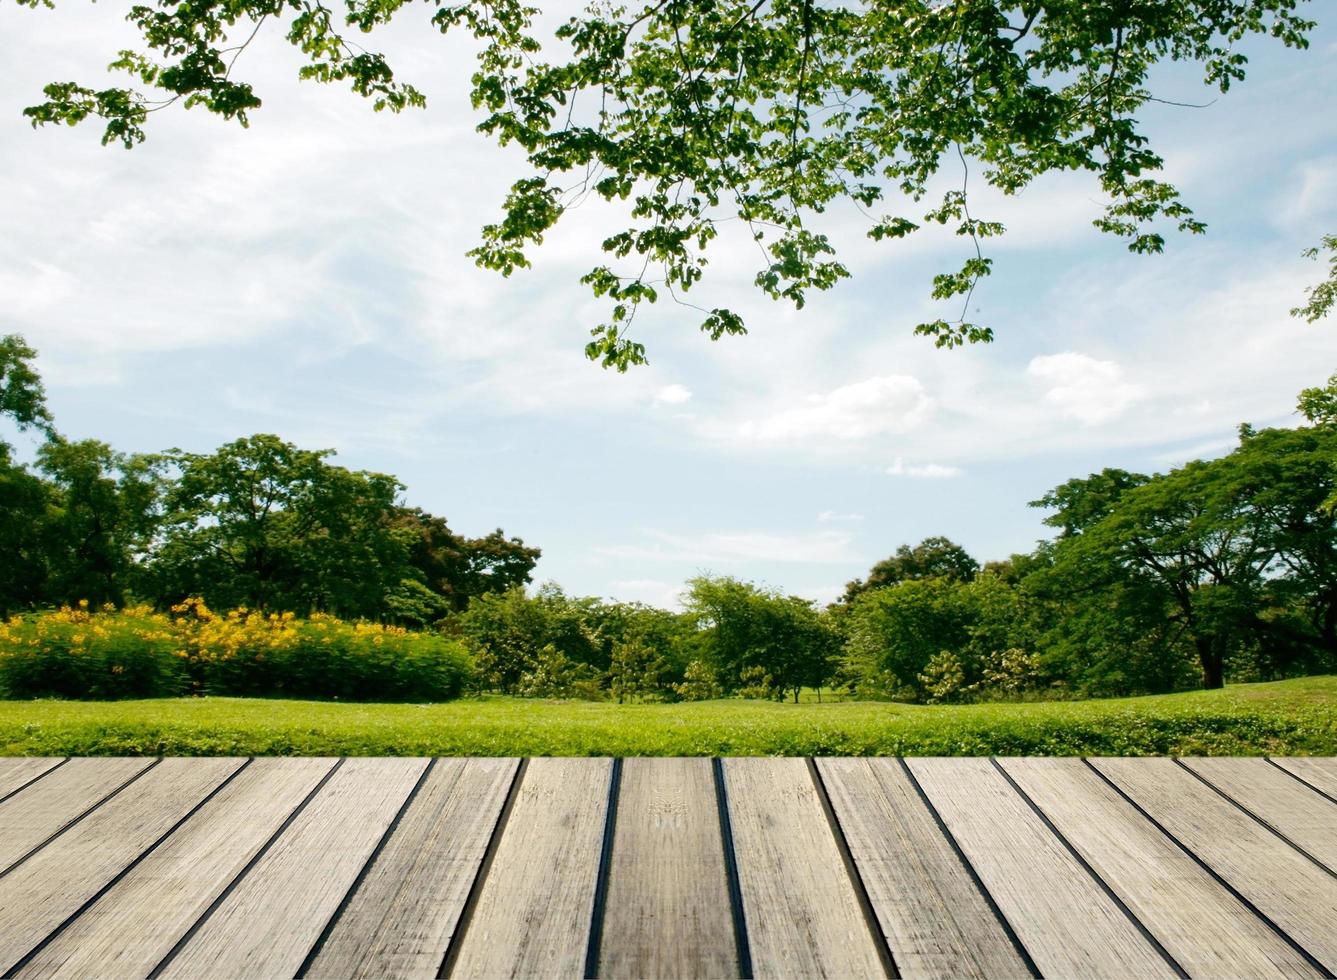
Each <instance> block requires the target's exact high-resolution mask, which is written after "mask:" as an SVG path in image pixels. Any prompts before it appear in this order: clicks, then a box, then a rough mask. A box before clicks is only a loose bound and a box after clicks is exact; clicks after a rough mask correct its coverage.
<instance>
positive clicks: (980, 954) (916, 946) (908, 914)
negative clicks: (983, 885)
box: [817, 759, 1031, 980]
mask: <svg viewBox="0 0 1337 980" xmlns="http://www.w3.org/2000/svg"><path fill="white" fill-rule="evenodd" d="M817 767H818V769H819V770H820V771H821V775H822V779H823V780H824V781H825V783H826V788H827V792H828V793H829V794H830V796H831V804H832V806H833V807H834V809H835V811H836V816H837V817H838V818H839V820H840V826H841V828H842V829H843V830H844V832H845V839H846V840H847V841H848V842H849V847H850V852H851V854H853V856H854V860H855V863H856V865H857V866H858V868H859V872H860V874H861V875H862V877H863V881H864V885H865V887H866V888H867V889H868V897H869V899H870V900H871V901H872V904H873V908H874V910H875V911H876V912H877V916H878V922H879V923H880V924H881V926H882V931H883V933H884V935H885V936H886V937H887V943H888V945H889V946H890V947H891V951H892V953H893V954H894V955H895V957H896V965H897V967H899V969H900V973H901V976H903V977H906V978H907V980H914V978H918V977H932V978H938V977H941V978H952V977H1029V976H1030V975H1031V973H1030V970H1029V969H1028V968H1027V966H1026V963H1025V961H1024V960H1023V959H1022V958H1021V955H1020V954H1019V953H1018V952H1017V950H1016V947H1014V946H1013V944H1012V941H1011V939H1009V938H1008V935H1007V933H1006V932H1005V931H1004V929H1003V927H1002V925H1001V924H1000V923H999V921H998V917H997V916H996V915H995V914H994V911H993V909H992V908H990V907H989V903H988V901H987V900H986V899H985V897H984V895H983V893H981V891H980V890H979V888H978V887H977V886H976V884H975V882H974V880H973V879H972V878H971V876H970V873H969V871H967V869H966V867H965V865H963V864H962V863H961V859H960V858H959V857H958V856H957V854H956V852H955V851H954V850H953V849H952V847H951V845H950V843H949V842H948V840H947V838H946V837H945V836H943V834H942V832H941V830H939V828H938V825H937V823H936V822H935V821H934V819H933V815H932V814H931V813H930V812H929V809H928V807H926V806H925V805H924V802H923V800H921V799H920V798H919V794H918V793H917V792H915V789H914V785H913V784H912V783H911V782H910V780H909V778H908V777H907V776H906V775H905V771H904V769H903V768H902V765H901V763H900V762H899V761H898V760H896V759H818V760H817Z"/></svg>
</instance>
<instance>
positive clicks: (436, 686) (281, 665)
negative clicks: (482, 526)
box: [0, 599, 473, 701]
mask: <svg viewBox="0 0 1337 980" xmlns="http://www.w3.org/2000/svg"><path fill="white" fill-rule="evenodd" d="M472 674H473V665H472V661H471V659H470V657H469V655H468V654H467V653H466V652H465V650H464V649H463V648H462V647H461V646H460V645H459V644H458V643H455V642H452V641H450V640H447V639H445V638H444V637H441V636H437V635H435V634H430V633H412V632H409V631H407V630H404V629H402V628H399V627H393V626H380V625H376V624H372V623H346V622H343V621H341V620H338V619H335V618H334V617H332V616H323V615H319V614H317V615H313V616H312V617H311V618H310V619H297V618H296V617H294V616H293V614H292V613H283V614H278V613H269V614H264V613H259V612H254V611H251V610H247V609H237V610H233V611H232V612H229V613H226V614H224V615H216V614H215V613H214V612H212V611H211V610H210V609H209V608H208V607H207V606H206V605H205V604H204V602H203V601H201V600H199V599H190V600H187V601H186V602H183V603H181V604H180V605H176V606H173V607H172V610H171V616H170V617H169V616H164V615H159V614H153V613H150V612H149V611H148V610H146V609H129V610H125V611H123V612H119V613H118V612H116V611H114V610H111V609H110V608H108V609H104V610H103V611H102V612H99V613H91V614H90V613H89V612H88V611H87V610H86V609H85V608H80V609H62V610H60V611H59V612H55V613H45V614H42V615H37V616H30V617H25V618H16V619H12V620H10V621H9V622H8V623H6V624H4V626H2V627H0V695H2V696H4V697H11V698H29V697H65V698H93V699H104V698H130V697H141V698H142V697H174V696H177V695H180V694H182V693H186V692H187V691H189V692H193V693H196V694H212V695H220V696H251V697H255V696H260V697H275V696H282V697H292V698H322V699H338V700H346V701H446V700H450V699H452V698H456V697H459V695H460V694H461V693H462V692H463V690H464V687H465V685H466V683H467V682H468V681H469V679H470V678H471V677H472Z"/></svg>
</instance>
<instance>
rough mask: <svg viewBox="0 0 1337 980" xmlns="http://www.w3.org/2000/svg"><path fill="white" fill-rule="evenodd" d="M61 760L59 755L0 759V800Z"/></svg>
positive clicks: (58, 763)
mask: <svg viewBox="0 0 1337 980" xmlns="http://www.w3.org/2000/svg"><path fill="white" fill-rule="evenodd" d="M62 761H63V760H62V759H61V758H60V757H59V756H54V757H53V756H32V757H20V758H5V759H0V800H3V799H4V798H5V797H6V796H9V795H10V794H11V793H14V792H16V791H17V790H19V789H21V788H22V787H23V786H24V785H26V784H27V783H30V782H32V781H33V780H34V779H36V778H38V777H39V776H41V775H42V774H43V773H47V772H50V771H51V770H52V769H54V768H56V766H58V765H60V764H61V762H62Z"/></svg>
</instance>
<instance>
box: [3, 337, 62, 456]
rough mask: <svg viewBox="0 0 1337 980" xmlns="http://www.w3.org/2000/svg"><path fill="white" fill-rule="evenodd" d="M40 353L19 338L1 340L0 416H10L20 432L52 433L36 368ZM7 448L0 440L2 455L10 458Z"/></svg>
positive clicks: (44, 390)
mask: <svg viewBox="0 0 1337 980" xmlns="http://www.w3.org/2000/svg"><path fill="white" fill-rule="evenodd" d="M36 358H37V352H36V351H35V350H33V349H32V348H31V347H29V346H28V345H27V344H26V343H24V341H23V338H22V337H20V336H19V335H18V334H13V333H12V334H8V335H6V336H3V337H0V416H8V417H9V419H10V420H11V421H12V422H13V423H14V424H15V425H17V426H18V427H19V428H20V429H27V428H30V427H31V428H36V429H39V430H41V431H42V432H45V433H48V434H49V433H51V432H52V431H53V428H52V419H51V413H50V412H49V411H48V410H47V407H46V389H45V388H44V387H43V386H42V379H41V377H39V376H38V374H37V369H36V368H34V367H33V363H32V362H33V361H34V360H36ZM8 448H9V447H8V444H7V443H5V442H4V441H3V440H0V454H2V455H6V456H7V455H8Z"/></svg>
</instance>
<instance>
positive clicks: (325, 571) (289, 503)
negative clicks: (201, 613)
mask: <svg viewBox="0 0 1337 980" xmlns="http://www.w3.org/2000/svg"><path fill="white" fill-rule="evenodd" d="M330 455H331V452H330V451H329V450H323V451H312V450H304V449H299V448H298V447H297V446H294V445H292V444H291V443H287V442H284V441H282V440H281V439H279V438H278V437H277V436H272V435H256V436H251V437H249V438H246V439H238V440H236V441H235V442H231V443H228V444H227V445H224V446H221V447H220V448H219V449H218V451H217V452H215V453H212V454H209V455H201V454H196V453H185V452H179V451H173V452H171V453H168V454H167V455H166V457H165V460H166V462H167V463H169V464H170V465H172V466H173V467H175V468H176V470H177V474H176V478H175V480H173V481H172V483H171V485H170V486H169V488H168V490H167V493H166V496H165V500H164V512H165V513H164V521H163V525H162V528H161V532H160V533H161V537H162V541H161V544H160V545H159V547H158V548H157V550H156V554H155V556H154V562H153V566H152V572H151V578H150V579H149V583H148V584H149V587H150V588H151V590H152V591H151V592H150V593H149V594H150V595H151V596H152V597H153V598H154V599H155V600H157V601H158V602H160V603H170V602H175V601H179V600H180V599H182V598H184V597H185V596H190V595H203V596H205V597H206V598H207V599H208V600H209V601H210V602H212V603H214V604H215V605H218V606H242V605H244V606H250V607H253V608H254V607H261V608H272V609H285V610H295V611H300V612H307V611H310V610H333V611H337V612H339V613H341V614H343V615H346V616H354V617H356V616H374V615H376V614H377V613H378V612H379V609H380V604H381V602H382V599H383V597H384V595H385V594H386V593H387V592H389V591H391V590H393V589H394V588H395V587H396V586H397V585H398V584H399V582H400V581H401V579H402V578H403V575H402V574H400V572H401V570H402V568H403V566H404V565H405V563H406V555H405V546H404V543H403V541H402V540H400V539H399V538H397V537H396V536H395V535H394V534H392V533H391V531H390V529H389V528H388V527H387V525H386V522H385V516H386V515H387V514H388V513H389V512H390V510H391V508H393V507H394V505H395V498H396V495H397V493H398V491H399V490H401V489H402V487H401V486H400V485H399V483H398V482H397V481H396V480H395V479H394V478H393V477H389V476H385V475H383V474H379V473H363V472H358V473H355V472H352V471H349V470H346V469H344V468H343V467H340V466H334V465H331V464H329V463H327V462H326V459H327V457H329V456H330Z"/></svg>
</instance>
